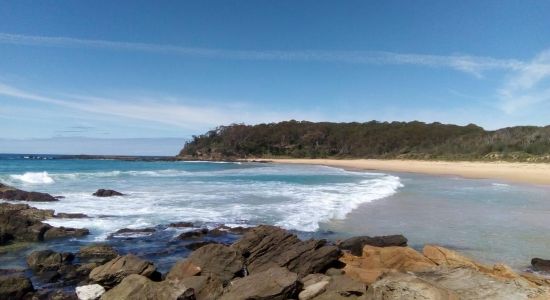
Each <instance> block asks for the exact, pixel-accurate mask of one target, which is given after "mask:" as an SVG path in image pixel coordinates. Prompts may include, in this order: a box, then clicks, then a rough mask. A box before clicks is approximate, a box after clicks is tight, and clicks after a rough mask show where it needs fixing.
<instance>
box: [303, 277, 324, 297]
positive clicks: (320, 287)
mask: <svg viewBox="0 0 550 300" xmlns="http://www.w3.org/2000/svg"><path fill="white" fill-rule="evenodd" d="M328 284H329V281H328V280H322V281H319V282H316V283H314V284H311V285H308V286H304V290H303V291H301V292H300V294H298V299H299V300H309V299H313V298H314V297H316V296H318V295H320V294H322V293H323V292H325V290H326V289H327V286H328Z"/></svg>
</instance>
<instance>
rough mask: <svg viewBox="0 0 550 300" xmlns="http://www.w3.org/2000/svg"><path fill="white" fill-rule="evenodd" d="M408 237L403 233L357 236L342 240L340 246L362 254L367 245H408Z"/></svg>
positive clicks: (352, 252) (358, 254)
mask: <svg viewBox="0 0 550 300" xmlns="http://www.w3.org/2000/svg"><path fill="white" fill-rule="evenodd" d="M407 242H408V241H407V239H406V238H405V237H404V236H402V235H386V236H375V237H370V236H357V237H352V238H349V239H347V240H344V241H342V242H341V243H340V244H338V247H340V249H342V250H349V251H351V254H353V255H355V256H360V255H361V254H362V253H363V247H364V246H365V245H369V246H374V247H390V246H400V247H405V246H407Z"/></svg>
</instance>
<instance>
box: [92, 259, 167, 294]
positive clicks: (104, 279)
mask: <svg viewBox="0 0 550 300" xmlns="http://www.w3.org/2000/svg"><path fill="white" fill-rule="evenodd" d="M156 271H157V268H156V267H155V266H154V265H153V263H151V262H149V261H145V260H143V259H141V258H139V257H137V256H135V255H132V254H128V255H125V256H118V257H116V258H114V259H112V260H111V261H109V262H107V263H105V264H104V265H101V266H99V267H96V268H94V269H93V270H92V272H90V276H89V278H90V280H92V281H93V282H96V283H99V284H101V285H102V286H104V287H113V286H115V285H117V284H118V283H120V282H121V281H122V279H123V278H125V277H127V276H129V275H131V274H138V275H141V276H145V277H148V278H157V277H158V272H156Z"/></svg>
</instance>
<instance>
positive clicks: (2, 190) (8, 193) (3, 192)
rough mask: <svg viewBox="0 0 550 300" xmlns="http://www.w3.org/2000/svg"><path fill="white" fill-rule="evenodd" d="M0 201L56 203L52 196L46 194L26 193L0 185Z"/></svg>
mask: <svg viewBox="0 0 550 300" xmlns="http://www.w3.org/2000/svg"><path fill="white" fill-rule="evenodd" d="M0 199H4V200H19V201H37V202H51V201H58V200H57V199H56V198H55V197H54V196H52V195H50V194H46V193H39V192H27V191H23V190H20V189H16V188H14V187H11V186H9V185H5V184H3V183H0Z"/></svg>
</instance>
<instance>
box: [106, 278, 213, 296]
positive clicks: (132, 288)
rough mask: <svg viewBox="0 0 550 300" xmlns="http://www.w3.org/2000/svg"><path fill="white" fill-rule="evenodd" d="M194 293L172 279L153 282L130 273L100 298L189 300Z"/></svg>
mask: <svg viewBox="0 0 550 300" xmlns="http://www.w3.org/2000/svg"><path fill="white" fill-rule="evenodd" d="M194 294H195V292H194V291H193V290H190V289H189V288H187V287H186V286H185V285H184V284H181V283H177V282H172V281H162V282H154V281H152V280H151V279H149V278H147V277H145V276H142V275H138V274H131V275H128V276H127V277H126V278H124V279H123V280H122V281H121V282H120V284H118V285H117V286H115V287H114V288H112V289H111V290H109V291H107V292H106V293H105V294H103V296H101V300H130V299H131V300H157V299H166V300H172V299H173V300H176V299H183V300H186V299H188V300H190V299H195V298H194ZM191 297H193V298H191ZM212 299H214V298H212Z"/></svg>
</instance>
